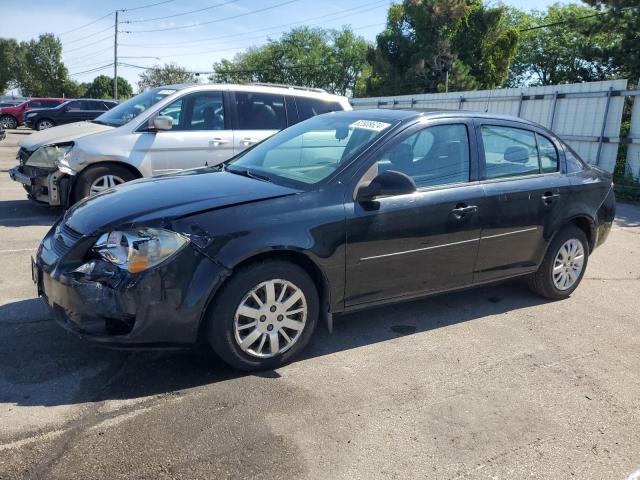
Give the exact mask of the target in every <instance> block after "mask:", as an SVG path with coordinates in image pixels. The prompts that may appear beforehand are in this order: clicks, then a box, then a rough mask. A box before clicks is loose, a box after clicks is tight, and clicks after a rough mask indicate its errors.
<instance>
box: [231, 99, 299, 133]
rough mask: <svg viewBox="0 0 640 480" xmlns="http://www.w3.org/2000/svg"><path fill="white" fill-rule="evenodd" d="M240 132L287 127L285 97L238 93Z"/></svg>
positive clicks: (237, 104)
mask: <svg viewBox="0 0 640 480" xmlns="http://www.w3.org/2000/svg"><path fill="white" fill-rule="evenodd" d="M235 97H236V111H237V112H238V129H240V130H282V129H283V128H286V127H287V113H286V111H285V108H284V96H283V95H273V94H271V93H256V92H236V94H235Z"/></svg>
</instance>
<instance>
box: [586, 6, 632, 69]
mask: <svg viewBox="0 0 640 480" xmlns="http://www.w3.org/2000/svg"><path fill="white" fill-rule="evenodd" d="M583 1H584V2H585V3H587V4H589V5H591V6H593V7H595V8H596V10H597V11H598V12H599V13H602V15H599V16H598V17H597V20H598V22H597V24H596V25H595V26H594V28H593V29H592V31H593V32H594V33H597V34H601V35H604V36H606V37H607V38H609V39H610V40H611V44H610V45H609V49H608V53H609V54H610V56H611V61H612V63H613V65H614V66H615V67H616V68H617V69H618V71H619V73H620V75H622V76H624V77H628V78H630V79H632V80H634V81H636V82H638V80H639V79H640V2H638V0H583Z"/></svg>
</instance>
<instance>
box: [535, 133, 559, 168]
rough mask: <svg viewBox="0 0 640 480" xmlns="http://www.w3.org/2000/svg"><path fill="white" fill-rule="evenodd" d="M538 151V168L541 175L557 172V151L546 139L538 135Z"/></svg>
mask: <svg viewBox="0 0 640 480" xmlns="http://www.w3.org/2000/svg"><path fill="white" fill-rule="evenodd" d="M536 138H537V139H538V151H539V152H540V166H541V167H542V173H551V172H557V171H558V151H557V150H556V147H555V145H554V144H553V143H552V142H551V140H549V139H548V138H547V137H543V136H542V135H538V134H537V133H536Z"/></svg>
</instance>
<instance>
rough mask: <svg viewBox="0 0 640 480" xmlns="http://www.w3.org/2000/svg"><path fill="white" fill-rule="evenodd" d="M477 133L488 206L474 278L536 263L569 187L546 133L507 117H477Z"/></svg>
mask: <svg viewBox="0 0 640 480" xmlns="http://www.w3.org/2000/svg"><path fill="white" fill-rule="evenodd" d="M478 136H479V137H480V139H481V142H480V143H481V145H482V148H481V149H480V153H481V155H480V156H481V158H484V162H481V175H482V176H483V177H484V182H483V186H484V189H485V195H486V198H487V209H486V210H485V212H484V214H483V215H482V223H483V229H482V238H481V240H480V249H479V252H478V263H477V266H476V270H477V273H476V280H477V281H490V280H495V279H499V278H506V277H510V276H514V275H518V274H521V273H526V272H527V271H531V270H534V269H535V268H536V265H537V263H538V261H539V260H540V258H541V257H542V255H544V249H545V246H546V243H547V241H548V240H549V232H550V231H551V229H550V228H549V227H550V224H551V223H552V222H553V220H554V218H555V217H556V216H557V215H558V214H559V211H560V210H561V208H562V205H563V204H564V202H565V200H566V197H567V196H568V195H569V188H568V185H567V180H566V176H564V175H560V172H559V161H558V151H557V147H556V146H555V145H554V143H553V142H552V141H551V140H550V139H549V138H547V137H546V136H544V135H542V134H540V133H536V132H534V131H531V130H528V129H523V128H519V127H516V126H512V125H509V124H506V123H502V124H500V123H497V124H493V123H492V124H489V123H481V124H480V125H479V126H478Z"/></svg>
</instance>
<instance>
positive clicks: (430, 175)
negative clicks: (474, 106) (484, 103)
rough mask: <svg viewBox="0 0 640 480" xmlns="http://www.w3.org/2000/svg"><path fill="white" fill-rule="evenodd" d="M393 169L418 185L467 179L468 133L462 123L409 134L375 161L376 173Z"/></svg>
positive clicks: (444, 183)
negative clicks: (376, 162) (376, 164)
mask: <svg viewBox="0 0 640 480" xmlns="http://www.w3.org/2000/svg"><path fill="white" fill-rule="evenodd" d="M386 170H394V171H396V172H401V173H404V174H406V175H409V176H410V177H411V178H413V180H414V182H415V183H416V186H417V187H418V188H426V187H434V186H438V185H447V184H451V183H462V182H468V181H469V136H468V134H467V127H466V126H464V125H461V124H451V125H436V126H433V127H428V128H425V129H424V130H420V131H419V132H416V133H414V134H413V135H411V136H409V137H408V138H407V139H406V140H404V141H403V142H402V143H399V144H398V145H396V146H394V147H393V148H392V149H391V150H389V151H387V152H386V153H385V154H384V155H383V157H382V158H381V159H380V160H379V161H378V173H382V172H384V171H386Z"/></svg>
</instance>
